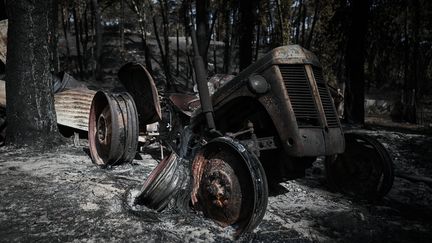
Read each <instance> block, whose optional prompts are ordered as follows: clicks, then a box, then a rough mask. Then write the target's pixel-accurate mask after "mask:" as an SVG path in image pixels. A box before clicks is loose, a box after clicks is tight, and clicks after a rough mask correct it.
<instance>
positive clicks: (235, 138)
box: [89, 34, 393, 235]
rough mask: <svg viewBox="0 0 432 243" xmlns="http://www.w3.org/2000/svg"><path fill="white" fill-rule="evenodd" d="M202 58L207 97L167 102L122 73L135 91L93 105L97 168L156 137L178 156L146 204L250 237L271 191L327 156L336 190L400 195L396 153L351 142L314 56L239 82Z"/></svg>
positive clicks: (247, 74)
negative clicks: (208, 67) (210, 73)
mask: <svg viewBox="0 0 432 243" xmlns="http://www.w3.org/2000/svg"><path fill="white" fill-rule="evenodd" d="M192 37H194V34H192ZM193 39H194V38H193ZM192 43H193V44H194V50H195V53H198V51H197V49H198V47H197V46H196V41H195V40H193V42H192ZM195 55H196V56H195V59H194V62H195V63H194V64H195V72H196V77H197V79H196V80H197V86H198V91H199V98H198V97H197V96H195V95H188V94H175V93H171V94H170V93H165V94H164V96H163V97H162V99H161V100H159V94H158V92H157V89H156V86H155V84H154V80H153V78H152V77H151V75H150V74H149V73H148V72H147V71H146V69H145V68H144V67H143V66H141V65H139V64H133V63H129V64H127V65H125V66H124V67H122V68H121V70H120V71H119V79H120V81H121V82H122V83H123V84H124V86H125V88H126V90H127V93H120V94H110V93H107V92H99V93H97V94H96V95H95V97H94V99H93V102H92V108H91V111H90V119H89V144H90V150H91V155H92V158H93V160H94V162H95V163H96V164H99V165H108V164H115V163H118V162H121V161H130V160H132V159H133V157H134V156H133V155H134V153H135V152H136V148H137V141H138V140H139V134H141V135H143V134H147V135H148V134H150V133H152V134H153V135H152V136H155V134H156V135H157V136H159V137H160V139H161V140H162V141H163V143H164V144H165V145H166V146H167V147H169V148H170V150H171V154H170V155H169V156H166V157H165V158H164V159H163V160H162V161H161V162H160V163H159V164H158V165H157V167H156V168H155V169H154V170H153V171H152V172H151V174H150V175H149V176H148V177H147V179H146V181H145V183H144V185H143V187H142V190H141V193H140V194H139V195H138V196H137V197H136V199H135V202H136V203H137V204H143V205H146V206H147V207H149V208H152V209H155V210H157V211H161V210H164V209H165V208H170V207H176V208H177V209H178V208H190V207H192V208H193V209H195V210H201V211H202V212H203V213H204V215H205V216H206V217H209V218H211V219H213V220H214V221H215V222H216V223H218V224H220V225H222V226H229V225H231V226H233V227H234V228H235V229H236V234H237V235H240V234H241V233H244V232H250V231H252V230H253V229H254V228H256V226H257V225H258V224H259V223H260V221H261V220H262V218H263V216H264V214H265V211H266V207H267V198H268V188H269V184H270V185H273V184H277V183H280V182H283V181H286V180H290V179H295V178H299V177H303V176H304V175H305V170H306V169H307V168H309V167H311V166H312V163H313V162H314V161H316V160H317V158H318V157H325V159H324V160H325V168H326V173H327V176H328V181H329V185H331V186H333V188H337V189H339V190H340V191H343V192H346V193H349V194H351V195H353V196H358V197H362V198H365V197H366V198H369V199H377V198H380V197H382V196H384V195H385V194H386V193H387V192H388V191H389V190H390V188H391V186H392V182H393V167H392V161H391V159H390V157H389V155H388V153H387V151H386V150H385V148H384V147H383V146H382V145H381V144H380V143H378V142H377V141H376V140H375V139H372V138H371V137H368V136H365V135H361V134H357V133H356V132H352V131H349V132H347V133H345V134H344V129H343V127H342V125H341V122H340V120H339V117H338V113H337V111H336V109H335V106H334V103H333V99H332V95H331V92H330V91H329V88H328V85H327V84H326V82H325V81H324V78H323V74H322V69H321V66H320V63H319V61H318V59H317V57H316V56H315V55H314V54H313V53H311V52H310V51H308V50H305V49H304V48H302V47H300V46H298V45H291V46H283V47H278V48H276V49H273V50H272V51H270V52H269V53H268V54H266V55H265V56H263V57H262V58H261V59H259V60H258V61H257V62H256V63H254V64H252V65H250V66H249V67H248V68H246V69H245V70H243V71H242V72H241V73H239V74H238V75H237V76H236V77H234V78H231V79H230V78H219V79H216V81H215V80H213V81H212V82H210V83H208V82H207V79H206V73H205V69H204V65H203V62H202V58H201V57H200V56H199V55H197V54H195ZM209 84H210V85H212V90H213V89H215V90H216V91H215V92H214V93H213V94H212V95H210V93H209V86H208V85H209ZM129 94H130V95H129ZM161 104H162V105H161ZM155 122H158V126H156V127H158V128H157V129H155Z"/></svg>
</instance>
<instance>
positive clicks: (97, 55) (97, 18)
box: [91, 0, 103, 79]
mask: <svg viewBox="0 0 432 243" xmlns="http://www.w3.org/2000/svg"><path fill="white" fill-rule="evenodd" d="M91 8H92V15H93V18H94V22H95V35H96V37H95V38H96V43H95V44H96V48H95V49H96V50H95V52H94V61H95V67H94V68H95V70H94V76H95V78H96V79H100V75H101V66H100V57H101V50H102V31H103V30H102V23H101V17H100V9H99V4H98V1H97V0H91Z"/></svg>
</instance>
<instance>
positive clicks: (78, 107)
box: [0, 80, 96, 131]
mask: <svg viewBox="0 0 432 243" xmlns="http://www.w3.org/2000/svg"><path fill="white" fill-rule="evenodd" d="M5 86H6V82H5V81H3V80H0V107H3V108H5V107H6V87H5ZM95 93H96V91H93V90H89V89H87V88H78V89H71V90H67V91H64V92H60V93H57V94H55V95H54V105H55V109H56V114H57V123H58V124H60V125H63V126H67V127H71V128H75V129H79V130H83V131H87V129H88V117H89V113H90V105H91V102H92V99H93V96H94V94H95Z"/></svg>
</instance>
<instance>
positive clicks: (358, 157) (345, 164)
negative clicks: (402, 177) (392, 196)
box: [325, 133, 394, 200]
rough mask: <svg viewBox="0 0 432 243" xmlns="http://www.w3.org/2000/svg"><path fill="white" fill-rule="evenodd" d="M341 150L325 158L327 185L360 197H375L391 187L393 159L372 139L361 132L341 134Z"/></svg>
mask: <svg viewBox="0 0 432 243" xmlns="http://www.w3.org/2000/svg"><path fill="white" fill-rule="evenodd" d="M345 144H346V148H345V152H344V153H343V154H340V155H337V156H330V157H327V158H326V161H325V169H326V175H327V181H328V183H329V186H330V187H331V188H332V189H334V190H337V191H340V192H342V193H345V194H347V195H350V196H353V197H357V198H360V199H368V200H378V199H381V198H382V197H384V196H385V195H386V194H387V193H388V192H389V191H390V189H391V187H392V185H393V180H394V169H393V161H392V159H391V158H390V155H389V154H388V152H387V150H386V149H385V148H384V146H383V145H382V144H381V143H380V142H378V141H377V140H376V139H374V138H372V137H370V136H367V135H365V134H357V133H345Z"/></svg>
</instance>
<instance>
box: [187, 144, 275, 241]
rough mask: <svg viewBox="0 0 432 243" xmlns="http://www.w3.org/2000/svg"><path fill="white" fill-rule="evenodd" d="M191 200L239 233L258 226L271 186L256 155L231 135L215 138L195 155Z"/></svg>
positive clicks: (217, 220) (210, 215) (213, 217)
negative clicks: (231, 137) (268, 186)
mask: <svg viewBox="0 0 432 243" xmlns="http://www.w3.org/2000/svg"><path fill="white" fill-rule="evenodd" d="M192 175H193V189H192V194H191V199H192V204H193V205H194V206H195V207H196V208H198V209H200V210H202V211H203V212H204V215H205V216H206V217H208V218H211V219H212V220H214V221H215V222H216V223H218V224H219V225H221V226H229V225H231V226H233V227H234V228H235V229H236V235H240V234H241V233H244V232H250V231H252V230H253V229H255V228H256V227H257V226H258V224H259V223H260V222H261V220H262V218H263V217H264V214H265V211H266V208H267V201H268V188H267V180H266V176H265V172H264V169H263V167H262V166H261V163H260V162H259V160H258V159H257V157H256V156H255V155H253V154H252V153H250V152H249V151H248V150H247V149H246V148H245V147H244V146H243V145H241V144H240V143H239V142H237V141H235V140H232V139H230V138H225V137H221V138H216V139H214V140H212V141H210V142H209V143H207V144H206V145H205V146H204V147H203V148H202V150H201V151H200V152H199V153H198V154H197V155H196V156H195V159H194V162H193V164H192Z"/></svg>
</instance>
